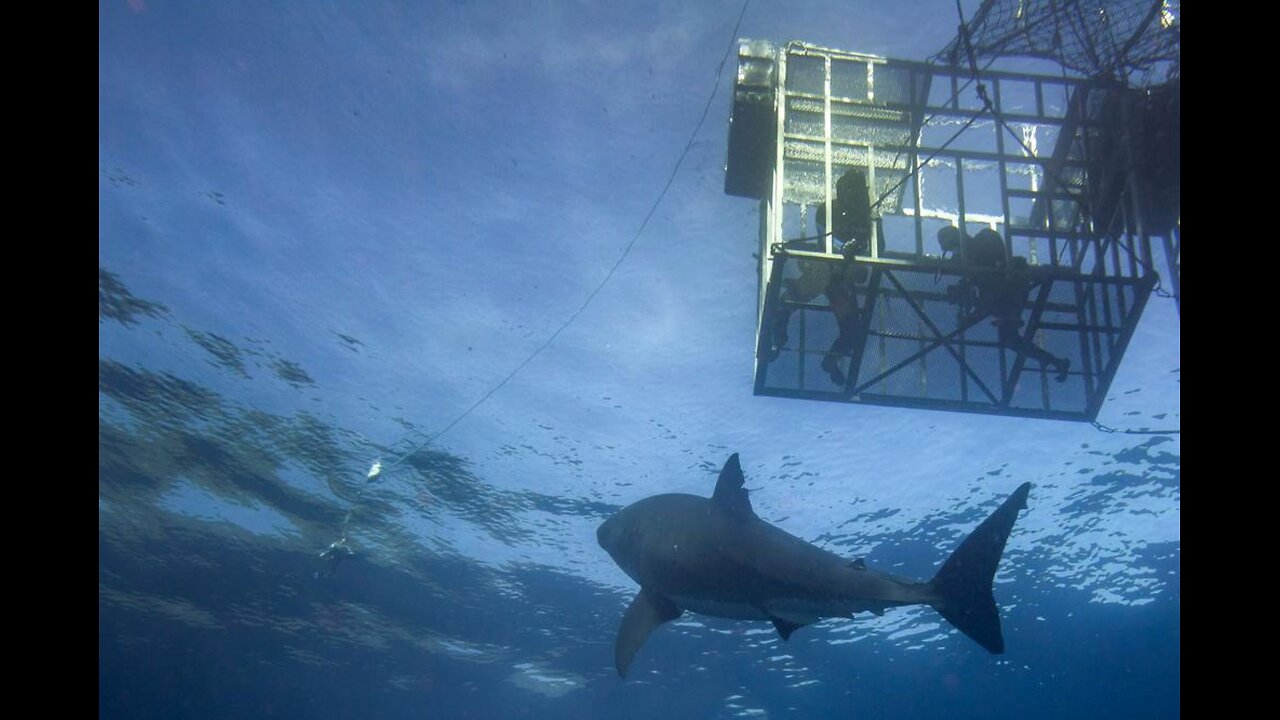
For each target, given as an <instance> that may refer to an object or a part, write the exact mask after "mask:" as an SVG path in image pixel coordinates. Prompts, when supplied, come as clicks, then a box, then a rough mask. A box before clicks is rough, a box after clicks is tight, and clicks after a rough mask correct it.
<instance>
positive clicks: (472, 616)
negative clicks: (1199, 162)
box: [98, 0, 1181, 720]
mask: <svg viewBox="0 0 1280 720" xmlns="http://www.w3.org/2000/svg"><path fill="white" fill-rule="evenodd" d="M742 7H743V6H742V4H741V3H740V2H736V1H720V0H715V1H711V2H693V3H691V2H676V1H667V0H657V1H656V2H654V1H649V2H630V1H622V2H613V3H602V2H515V1H513V0H500V1H495V2H482V1H479V0H473V1H471V2H465V1H457V2H422V3H418V2H408V3H391V2H360V3H354V2H305V3H258V2H237V1H232V2H218V3H201V2H160V1H158V0H103V1H102V2H100V3H99V156H98V166H99V186H98V187H99V190H98V198H99V246H98V247H99V249H98V264H99V280H98V282H99V311H98V312H99V316H98V317H99V325H98V327H99V331H98V374H99V385H98V387H99V393H98V416H99V483H98V517H99V531H98V538H99V541H98V548H99V550H98V556H99V563H98V568H99V570H98V573H99V574H98V583H99V584H98V597H99V616H98V618H99V631H98V632H99V638H98V640H99V643H98V647H99V651H98V653H99V655H98V668H99V670H98V672H99V681H98V688H99V690H98V702H99V716H100V717H103V718H143V717H182V718H498V717H500V718H652V717H666V718H734V717H747V718H819V717H823V718H825V717H838V718H888V717H894V718H913V717H920V718H932V717H947V718H949V719H951V720H961V719H964V718H1030V717H1035V718H1042V719H1052V718H1073V719H1074V718H1081V717H1088V718H1091V719H1093V720H1100V719H1102V718H1176V717H1179V716H1180V447H1181V441H1180V435H1178V434H1176V433H1175V432H1165V433H1156V434H1145V435H1141V434H1125V433H1107V432H1101V431H1099V430H1098V429H1097V428H1095V427H1093V426H1091V425H1089V424H1088V423H1078V422H1062V421H1048V420H1028V419H1019V418H1007V417H997V416H979V415H965V414H956V413H945V412H937V411H925V410H906V409H894V408H885V407H876V406H870V405H844V404H839V403H820V402H806V401H801V400H790V399H778V398H764V397H755V396H753V394H752V385H751V383H752V367H753V365H752V363H753V352H754V332H755V319H756V301H757V287H756V278H757V271H756V267H757V266H756V259H755V258H754V257H753V255H752V254H753V253H754V252H756V251H757V248H758V245H757V228H758V213H759V206H758V205H757V203H755V202H753V201H750V200H745V199H742V198H736V197H730V196H726V195H725V194H724V192H723V182H724V175H723V172H724V170H723V168H724V159H725V148H726V135H727V116H728V111H729V106H730V99H729V96H730V93H731V90H732V83H733V80H734V78H733V75H734V59H733V58H732V57H731V58H730V59H729V61H728V63H727V64H726V65H725V68H724V72H723V74H722V75H720V76H719V78H718V86H716V83H717V66H718V65H719V64H720V62H721V60H722V59H723V58H724V56H725V51H726V48H728V47H729V45H730V42H731V40H732V37H733V31H734V27H735V23H736V22H737V20H738V15H739V12H740V11H741V10H742ZM975 7H976V3H972V2H965V3H964V8H965V12H966V13H967V14H971V13H972V12H973V10H974V9H975ZM957 24H958V21H957V18H956V12H955V3H954V2H951V1H950V0H928V1H927V2H920V3H889V2H853V3H835V2H818V1H816V0H796V1H795V2H761V1H759V0H757V1H756V2H753V3H751V4H750V5H748V6H747V11H746V13H745V15H744V16H743V18H742V24H741V27H740V28H739V29H738V32H737V36H738V37H746V38H766V39H770V40H773V41H775V42H783V41H786V40H790V39H799V40H805V41H809V42H813V43H816V44H819V45H824V46H829V47H837V48H842V49H848V50H854V51H860V52H868V53H875V54H879V55H885V56H889V57H895V58H904V59H924V58H925V57H927V56H929V55H930V54H932V53H933V52H935V51H937V50H938V49H940V48H941V47H943V46H944V45H945V44H946V43H947V42H949V41H950V40H951V38H952V37H953V36H954V33H955V30H956V26H957ZM713 87H716V89H717V94H716V96H715V98H714V100H713V101H712V104H711V110H710V114H709V116H708V118H707V120H706V122H705V124H703V125H702V127H701V129H700V130H699V131H698V133H697V135H696V136H695V137H694V140H693V142H692V144H691V145H690V146H689V147H688V154H687V156H686V157H685V158H684V161H683V163H682V164H681V165H680V167H679V170H678V172H676V174H675V176H674V179H673V180H672V184H671V187H670V190H669V192H668V193H667V194H666V195H665V197H664V198H663V199H662V202H661V203H660V204H658V205H657V209H656V211H655V212H654V213H653V215H652V217H651V218H650V219H648V220H647V225H645V226H644V231H643V232H642V233H641V234H640V235H639V236H638V239H635V238H636V233H637V230H638V229H639V228H640V227H641V225H642V223H645V222H646V216H647V215H648V214H649V212H650V210H651V209H652V208H653V206H654V202H655V200H657V199H658V197H659V193H660V192H661V191H662V189H663V187H664V185H665V184H666V183H667V181H668V179H669V178H671V176H672V168H673V167H675V165H676V162H677V160H678V159H679V158H680V157H681V152H682V151H683V150H684V149H685V145H686V143H687V142H688V140H689V135H690V133H691V132H692V131H693V129H694V127H695V125H696V124H697V123H698V121H699V118H700V116H701V114H702V111H703V108H704V106H705V104H706V102H707V98H708V96H709V95H710V93H711V92H712V89H713ZM633 239H635V242H634V244H633V245H632V244H631V242H632V240H633ZM624 252H625V257H624V258H623V260H622V262H621V263H620V264H618V265H617V266H616V270H614V269H613V268H614V264H615V262H617V261H618V259H619V258H620V257H623V255H624ZM606 280H607V282H606ZM602 283H603V284H602ZM593 293H594V294H593ZM588 299H590V302H589V303H587V304H586V305H585V309H584V303H586V301H587V300H588ZM570 318H572V319H573V321H572V322H571V323H569V324H568V325H567V326H565V322H566V321H567V320H569V319H570ZM549 341H550V342H549ZM1179 344H1180V331H1179V314H1178V311H1177V308H1176V307H1175V305H1174V303H1173V301H1172V300H1170V299H1166V298H1163V297H1152V298H1151V300H1150V302H1149V303H1148V305H1147V308H1146V310H1145V313H1144V316H1143V319H1142V321H1141V323H1140V325H1139V327H1138V329H1137V331H1136V333H1135V334H1134V337H1133V339H1132V342H1131V344H1130V347H1129V350H1128V352H1127V354H1126V356H1125V358H1124V361H1123V363H1122V364H1121V366H1120V370H1119V374H1118V375H1117V376H1116V378H1115V381H1114V382H1113V384H1112V386H1111V392H1110V394H1109V396H1108V399H1107V402H1106V404H1105V405H1104V406H1103V409H1102V412H1101V415H1100V416H1099V420H1100V421H1101V422H1103V423H1105V424H1106V425H1107V426H1112V427H1116V428H1123V429H1138V430H1169V431H1174V430H1177V429H1178V428H1179V426H1180V385H1179V357H1180V348H1179ZM539 350H541V351H540V352H538V351H539ZM530 358H532V359H530ZM513 371H518V372H514V374H512V373H513ZM481 401H482V402H481ZM477 403H478V404H477ZM442 430H445V432H443V433H441V431H442ZM432 438H434V439H432ZM429 439H431V441H430V442H427V441H428V440H429ZM735 452H737V453H740V455H741V459H742V464H743V469H744V471H745V474H746V478H747V487H748V488H749V490H750V491H751V502H752V504H753V505H754V508H755V511H756V512H757V513H758V514H759V515H760V517H762V518H763V519H765V520H767V521H769V522H771V523H774V524H775V525H777V526H779V527H781V528H783V529H784V530H786V531H788V532H790V533H792V534H794V535H797V536H799V537H801V538H804V539H805V540H808V541H810V542H813V543H815V544H817V545H819V546H821V547H823V548H825V549H827V550H830V551H832V552H836V553H840V554H841V555H846V556H848V557H850V558H865V560H866V563H867V565H868V566H870V567H873V568H877V569H881V570H885V571H888V572H892V573H895V574H898V575H904V576H907V577H912V578H918V579H927V578H929V577H931V576H932V575H933V573H934V572H935V571H936V569H937V567H938V566H939V564H940V563H941V562H942V561H943V560H944V559H945V558H946V557H947V555H948V554H949V553H950V552H951V550H952V549H954V548H955V546H956V545H957V544H958V543H959V541H960V540H961V539H963V538H964V537H965V536H966V535H967V534H968V532H969V531H970V530H972V529H973V527H975V526H976V525H977V524H978V523H979V522H981V520H982V519H983V518H985V517H986V516H987V515H988V514H989V513H990V512H991V511H992V510H993V509H994V508H995V507H996V506H997V505H998V503H999V502H1000V501H1002V500H1003V499H1004V498H1005V497H1006V496H1007V495H1008V494H1009V493H1010V492H1012V491H1013V490H1014V489H1015V488H1016V487H1018V486H1019V485H1020V484H1021V483H1023V482H1027V481H1029V482H1031V483H1032V484H1033V487H1032V490H1031V496H1030V500H1029V503H1028V509H1027V510H1025V511H1024V512H1023V513H1022V515H1021V517H1020V518H1019V520H1018V523H1017V525H1015V527H1014V530H1013V533H1012V535H1011V536H1010V539H1009V543H1008V547H1007V549H1006V551H1005V555H1004V560H1003V561H1002V564H1001V566H1000V570H999V572H998V574H997V576H996V585H995V596H996V600H997V602H998V604H999V606H1000V612H1001V616H1002V620H1003V629H1004V638H1005V644H1006V650H1005V653H1004V654H1003V655H998V656H997V655H991V654H988V653H987V652H986V651H984V650H983V649H982V648H981V647H979V646H978V645H977V644H976V643H974V642H973V641H971V640H970V639H969V638H967V637H965V636H964V635H963V634H961V633H960V632H958V631H957V630H955V629H954V628H953V627H951V625H950V624H948V623H947V622H946V621H945V620H943V619H942V618H941V617H940V616H939V615H938V614H937V613H935V612H934V611H933V610H932V609H930V608H928V607H924V606H911V607H904V608H896V609H890V610H888V611H887V612H886V613H885V614H884V615H883V616H882V617H876V616H872V615H869V614H864V615H860V616H859V617H857V618H855V619H852V620H847V619H845V620H826V621H823V622H820V623H817V624H815V625H812V626H809V627H805V628H802V629H800V630H798V631H797V632H796V633H795V635H794V636H792V637H791V639H790V640H788V641H783V640H782V639H781V638H780V637H779V636H778V633H777V632H776V631H775V630H774V629H773V627H772V626H771V625H769V624H768V623H766V622H751V621H736V620H726V619H720V618H712V617H705V616H700V615H693V614H687V613H686V614H685V615H684V616H683V617H682V618H680V619H679V620H677V621H675V622H673V623H669V624H667V625H664V626H662V627H660V628H659V629H658V630H656V631H655V632H654V633H653V635H652V637H650V638H649V640H648V642H647V643H646V644H645V646H644V647H643V648H642V649H641V651H640V653H639V655H638V656H637V658H636V660H635V663H634V665H633V666H632V667H631V671H630V673H629V676H628V678H627V679H626V680H625V681H624V680H622V679H620V678H619V677H618V675H617V673H616V671H615V669H614V667H613V643H614V637H615V634H616V632H617V628H618V623H619V621H620V619H621V617H622V613H623V610H624V609H625V608H626V606H627V604H628V603H629V602H630V600H631V598H632V596H633V595H634V594H635V591H636V586H635V583H634V582H633V581H632V580H631V579H630V578H628V577H627V576H626V575H624V574H623V572H622V571H621V570H620V569H618V567H617V566H615V565H614V563H613V562H612V560H611V559H610V558H609V557H608V555H607V554H606V553H605V552H604V551H603V550H602V549H601V548H600V547H599V545H598V544H597V542H596V535H595V529H596V527H597V526H598V525H599V524H600V523H601V522H602V521H603V520H604V519H605V518H607V517H609V516H610V515H612V514H613V513H614V512H616V511H617V510H618V509H620V508H621V507H623V506H625V505H628V504H630V503H632V502H634V501H636V500H638V499H640V498H642V497H645V496H648V495H652V494H657V493H665V492H681V493H692V494H697V495H703V496H708V495H710V494H711V491H712V489H713V487H714V484H715V479H716V473H717V472H718V471H719V469H720V467H721V465H722V464H723V463H724V461H725V460H726V458H728V456H729V455H730V454H732V453H735ZM375 462H380V463H381V473H380V474H379V475H377V477H376V478H375V479H374V481H372V482H366V477H367V475H368V473H369V472H370V468H371V467H372V466H373V464H374V463H375ZM344 534H345V535H346V537H347V539H348V542H349V544H350V545H351V547H352V548H353V549H354V551H355V556H354V557H353V558H351V559H349V560H346V561H344V562H342V563H341V564H340V565H338V566H337V568H336V572H334V573H332V574H328V573H327V572H326V567H325V565H324V564H323V563H322V562H321V560H320V557H319V555H320V553H321V551H323V550H324V549H325V548H327V547H328V546H329V545H330V544H331V543H332V542H334V541H335V540H337V539H338V538H340V537H342V536H343V535H344Z"/></svg>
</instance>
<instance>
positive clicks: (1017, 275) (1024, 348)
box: [938, 225, 1071, 382]
mask: <svg viewBox="0 0 1280 720" xmlns="http://www.w3.org/2000/svg"><path fill="white" fill-rule="evenodd" d="M938 245H939V246H941V247H942V251H943V253H944V254H946V253H954V252H957V251H959V253H960V256H959V257H958V258H957V260H960V259H963V261H964V263H965V264H967V265H969V266H971V267H980V268H991V269H993V270H1000V271H1002V272H999V273H981V274H979V275H977V276H975V277H974V278H973V279H972V280H970V279H969V278H967V277H966V278H962V279H961V280H960V282H958V283H956V284H955V285H952V286H951V287H949V288H947V299H949V300H951V301H952V302H954V303H956V304H957V305H960V306H961V307H964V308H968V307H973V312H974V313H980V314H981V315H990V316H991V317H992V320H993V322H992V324H994V325H995V326H996V330H997V331H998V333H999V339H1000V344H1001V345H1003V346H1005V347H1007V348H1009V349H1010V350H1013V351H1015V352H1019V353H1022V354H1023V355H1026V356H1027V357H1029V358H1032V359H1035V360H1038V361H1039V362H1040V364H1041V365H1042V366H1046V367H1052V368H1054V369H1055V370H1056V371H1057V374H1056V375H1055V376H1054V379H1055V380H1057V381H1058V382H1063V381H1065V380H1066V379H1067V371H1068V370H1070V368H1071V360H1070V359H1069V358H1060V357H1058V356H1056V355H1054V354H1053V353H1050V352H1049V351H1047V350H1045V349H1044V348H1042V347H1040V346H1038V345H1036V344H1035V343H1033V342H1031V341H1030V340H1029V339H1027V338H1026V337H1024V336H1023V334H1022V332H1021V330H1020V328H1021V327H1022V308H1023V306H1024V305H1025V304H1026V301H1027V293H1028V292H1029V291H1030V289H1031V279H1030V270H1029V269H1028V267H1027V260H1026V258H1023V257H1014V258H1013V259H1012V260H1009V261H1007V260H1006V258H1005V250H1004V238H1002V237H1001V236H1000V233H998V232H996V231H995V230H992V229H991V228H983V229H982V230H979V231H978V233H977V234H976V235H973V236H972V237H970V236H968V235H965V234H964V233H962V232H960V229H959V228H957V227H955V226H954V225H948V226H946V227H944V228H942V229H941V230H939V231H938ZM975 292H976V298H975Z"/></svg>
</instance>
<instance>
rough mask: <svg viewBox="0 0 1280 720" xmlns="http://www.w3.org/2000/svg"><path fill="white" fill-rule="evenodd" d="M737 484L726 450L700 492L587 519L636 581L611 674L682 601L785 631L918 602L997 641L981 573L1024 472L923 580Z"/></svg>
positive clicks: (987, 571)
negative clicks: (767, 513)
mask: <svg viewBox="0 0 1280 720" xmlns="http://www.w3.org/2000/svg"><path fill="white" fill-rule="evenodd" d="M744 485H745V479H744V478H743V475H742V465H741V464H740V462H739V459H738V454H737V453H734V454H733V455H731V456H730V457H729V459H728V460H727V461H726V462H725V464H724V467H723V468H722V469H721V470H720V476H719V478H718V479H717V481H716V487H715V492H714V493H712V495H711V497H710V498H704V497H700V496H697V495H687V494H675V493H669V494H663V495H653V496H651V497H647V498H644V499H642V500H639V501H637V502H635V503H632V504H631V505H628V506H627V507H625V508H623V509H622V510H619V511H618V512H617V513H616V514H614V515H613V516H611V517H610V518H608V519H607V520H605V521H604V522H603V523H601V524H600V527H599V528H598V529H597V530H596V538H597V540H598V541H599V542H600V546H601V547H602V548H604V550H605V551H606V552H608V553H609V555H610V557H612V558H613V560H614V562H615V563H617V565H618V566H619V567H620V568H621V569H622V570H623V572H625V573H626V574H627V575H629V576H630V577H631V579H632V580H635V581H636V582H637V583H638V584H639V585H640V591H639V592H638V593H636V596H635V598H634V599H633V600H632V601H631V605H630V606H629V607H628V608H627V609H626V612H624V613H623V616H622V624H621V626H620V627H619V628H618V636H617V639H616V641H615V642H614V666H615V667H616V668H617V670H618V675H620V676H621V677H623V678H625V677H626V675H627V670H628V668H630V667H631V664H632V661H633V660H634V659H635V656H636V653H637V652H639V650H640V648H641V646H643V645H644V643H645V641H646V640H647V639H648V638H649V635H650V634H651V633H652V632H653V630H654V629H655V628H657V627H658V626H659V625H661V624H663V623H666V622H670V621H672V620H675V619H676V618H678V617H680V616H681V615H682V614H683V613H684V611H686V610H687V611H690V612H694V613H700V614H703V615H711V616H715V617H721V618H731V619H739V620H767V621H769V622H771V623H773V626H774V628H776V629H777V631H778V635H780V636H781V637H782V639H783V640H787V639H789V638H790V637H791V634H792V633H793V632H795V631H796V630H797V629H798V628H801V627H804V626H805V625H809V624H812V623H815V622H817V621H819V620H822V619H824V618H851V617H853V616H854V615H855V614H857V613H860V612H870V613H874V614H876V615H882V614H884V612H885V610H886V609H887V608H891V607H901V606H904V605H921V604H923V605H929V606H931V607H933V609H934V610H936V611H937V612H938V613H939V614H940V615H942V617H943V618H945V619H946V620H947V621H948V622H950V623H951V624H952V625H953V626H955V627H956V628H957V629H959V630H960V631H961V632H963V633H964V634H965V635H967V636H969V637H970V638H972V639H973V640H974V641H975V642H977V643H978V644H979V645H981V646H982V647H983V648H985V649H986V650H987V651H989V652H991V653H993V654H1000V653H1003V652H1004V636H1003V634H1002V632H1001V628H1000V613H999V610H998V608H997V607H996V602H995V596H994V593H993V587H992V585H993V582H994V579H995V573H996V568H997V566H998V565H999V564H1000V557H1001V555H1003V554H1004V548H1005V544H1006V543H1007V541H1008V539H1009V533H1010V531H1011V530H1012V529H1013V524H1014V521H1015V520H1017V518H1018V512H1019V511H1020V510H1022V509H1024V508H1026V506H1027V494H1028V493H1029V492H1030V490H1031V483H1023V484H1022V486H1020V487H1019V488H1017V489H1016V490H1014V491H1013V493H1012V494H1011V495H1009V497H1008V498H1007V499H1006V500H1005V501H1004V502H1003V503H1001V505H1000V507H998V508H996V510H995V511H994V512H993V513H991V515H990V516H988V517H987V519H986V520H984V521H983V522H982V523H981V524H980V525H978V527H977V528H976V529H975V530H974V531H973V532H972V533H970V534H969V536H968V537H967V538H965V539H964V540H963V541H962V542H961V543H960V545H959V546H958V547H957V548H956V549H955V551H954V552H952V554H951V556H950V557H949V558H948V559H947V560H946V562H944V563H943V564H942V567H941V568H940V569H939V570H938V571H937V573H936V574H935V575H934V576H933V579H931V580H928V581H925V582H920V581H916V580H911V579H909V578H903V577H898V576H895V575H891V574H889V573H887V572H881V571H879V570H875V569H873V568H870V567H867V564H866V562H865V561H864V560H863V559H855V560H850V559H848V558H845V557H841V556H840V555H837V554H835V553H832V552H829V551H827V550H824V549H822V548H820V547H818V546H816V545H813V544H811V543H808V542H806V541H804V540H801V539H800V538H798V537H796V536H794V535H791V534H789V533H787V532H786V531H784V530H782V529H780V528H778V527H776V526H774V525H771V524H769V523H768V522H765V521H764V520H761V519H760V517H759V516H757V515H756V513H755V510H754V509H753V508H752V507H751V501H750V499H749V498H748V496H747V490H746V488H745V487H744Z"/></svg>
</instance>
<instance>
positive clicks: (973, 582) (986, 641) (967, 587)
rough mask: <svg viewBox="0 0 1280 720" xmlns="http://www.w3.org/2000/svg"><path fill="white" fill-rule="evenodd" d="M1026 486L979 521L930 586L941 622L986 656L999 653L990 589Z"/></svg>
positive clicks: (1000, 644)
mask: <svg viewBox="0 0 1280 720" xmlns="http://www.w3.org/2000/svg"><path fill="white" fill-rule="evenodd" d="M1030 490H1031V483H1023V484H1022V487H1019V488H1018V489H1017V490H1014V491H1013V494H1012V495H1010V496H1009V499H1007V500H1005V501H1004V504H1002V505H1001V506H1000V507H999V508H997V509H996V511H995V512H993V513H991V516H990V517H988V518H987V519H986V520H984V521H982V524H981V525H979V526H978V528H977V529H976V530H974V531H973V532H972V533H971V534H970V535H969V537H967V538H965V540H964V542H962V543H960V547H958V548H956V551H955V552H953V553H952V554H951V557H949V558H947V562H946V563H944V564H943V566H942V569H941V570H939V571H938V574H937V575H935V576H934V578H933V580H932V581H931V582H930V585H931V586H932V588H933V590H934V592H935V593H936V594H937V596H938V600H936V601H935V602H934V603H933V607H934V609H936V610H937V611H938V612H939V613H940V614H941V615H942V617H944V618H946V619H947V620H948V621H949V622H950V623H951V624H952V625H955V626H956V627H957V628H958V629H959V630H960V632H963V633H964V634H965V635H968V636H969V637H971V638H973V639H974V641H976V642H977V643H978V644H979V645H981V646H982V647H984V648H986V649H987V650H988V651H989V652H991V653H995V654H999V653H1002V652H1004V637H1003V636H1002V635H1001V633H1000V612H999V610H997V609H996V600H995V596H994V595H992V591H991V586H992V583H993V581H994V580H995V575H996V566H997V565H999V564H1000V556H1001V555H1002V554H1003V553H1004V545H1005V542H1006V541H1007V540H1008V539H1009V531H1010V530H1012V529H1013V521H1014V520H1017V519H1018V511H1019V510H1021V509H1023V508H1025V507H1026V506H1027V493H1028V492H1029V491H1030Z"/></svg>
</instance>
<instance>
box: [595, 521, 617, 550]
mask: <svg viewBox="0 0 1280 720" xmlns="http://www.w3.org/2000/svg"><path fill="white" fill-rule="evenodd" d="M617 525H618V523H617V516H616V515H615V516H614V517H611V518H609V519H608V520H605V521H604V522H602V523H600V527H598V528H596V542H598V543H600V547H602V548H604V549H605V550H606V551H608V552H609V553H610V554H612V552H613V545H614V535H615V534H616V528H617Z"/></svg>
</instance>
